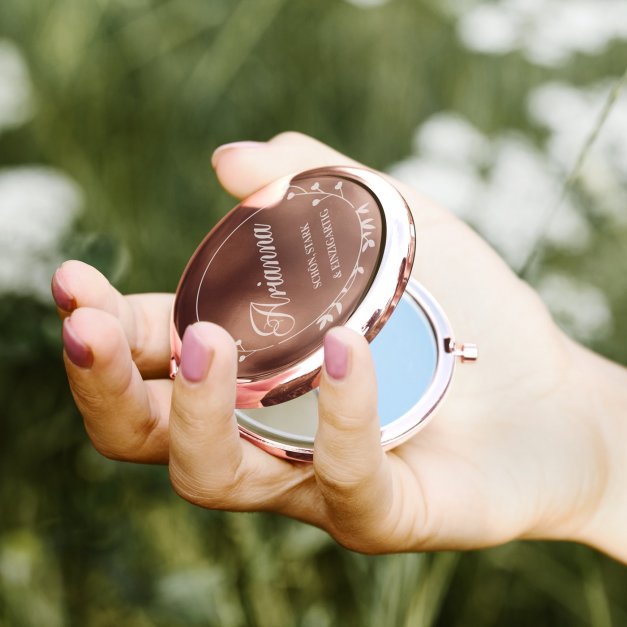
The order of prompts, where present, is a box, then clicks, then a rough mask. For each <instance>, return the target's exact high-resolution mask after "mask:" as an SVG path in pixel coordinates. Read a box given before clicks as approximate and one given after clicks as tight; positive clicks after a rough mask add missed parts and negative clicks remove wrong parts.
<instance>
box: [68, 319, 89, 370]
mask: <svg viewBox="0 0 627 627" xmlns="http://www.w3.org/2000/svg"><path fill="white" fill-rule="evenodd" d="M63 345H64V346H65V352H66V353H67V356H68V357H69V358H70V361H71V362H72V363H73V364H75V365H76V366H78V367H79V368H91V367H92V365H93V363H94V355H93V353H92V352H91V348H89V346H87V344H85V342H83V340H82V339H81V338H80V337H79V336H78V335H77V333H76V331H75V330H74V328H73V327H72V321H71V318H66V319H65V320H64V321H63Z"/></svg>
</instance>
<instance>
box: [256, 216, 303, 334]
mask: <svg viewBox="0 0 627 627" xmlns="http://www.w3.org/2000/svg"><path fill="white" fill-rule="evenodd" d="M253 234H254V236H255V239H256V240H257V241H256V244H257V249H258V252H259V260H260V261H261V268H262V271H263V282H259V283H258V284H257V285H258V286H261V285H263V283H265V287H266V290H267V292H268V294H269V297H270V298H271V299H272V300H271V301H270V302H262V303H257V302H255V303H253V302H251V303H250V308H249V315H250V324H251V326H252V328H253V330H254V331H255V333H257V335H261V336H264V337H267V336H269V335H274V336H277V337H283V336H284V335H287V334H288V333H290V332H291V331H292V330H293V328H294V327H295V326H296V320H295V319H294V317H293V316H291V315H290V314H289V313H286V312H285V311H282V310H281V308H284V307H285V306H286V305H289V303H290V302H291V299H290V298H289V296H288V295H287V293H286V292H285V290H283V289H281V286H282V285H283V283H284V281H283V272H282V270H281V265H280V263H279V259H278V254H277V250H276V246H275V244H274V237H273V236H272V227H271V226H270V225H269V224H255V225H254V227H253Z"/></svg>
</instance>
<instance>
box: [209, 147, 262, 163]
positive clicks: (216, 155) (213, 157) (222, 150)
mask: <svg viewBox="0 0 627 627" xmlns="http://www.w3.org/2000/svg"><path fill="white" fill-rule="evenodd" d="M265 145H266V143H265V142H249V141H247V142H231V143H230V144H222V146H218V147H217V148H216V149H215V150H214V151H213V154H212V155H211V165H212V166H213V167H214V168H215V167H216V166H217V165H218V160H219V158H220V155H222V154H224V153H225V152H226V151H227V150H235V149H237V148H260V147H261V146H265Z"/></svg>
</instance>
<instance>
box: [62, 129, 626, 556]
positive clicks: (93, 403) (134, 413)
mask: <svg viewBox="0 0 627 627" xmlns="http://www.w3.org/2000/svg"><path fill="white" fill-rule="evenodd" d="M350 163H354V162H353V161H351V160H350V159H348V158H347V157H345V156H343V155H341V154H339V153H337V152H335V151H334V150H332V149H330V148H328V147H327V146H324V145H323V144H321V143H319V142H317V141H315V140H313V139H311V138H308V137H306V136H304V135H300V134H297V133H284V134H281V135H279V136H277V137H275V138H273V139H272V140H271V141H269V142H267V143H259V144H250V143H246V144H231V145H227V146H225V147H222V148H220V149H218V150H217V151H216V153H215V154H214V158H213V165H214V167H215V170H216V173H217V176H218V178H219V180H220V182H221V183H222V185H223V186H224V187H225V188H226V189H227V190H228V191H229V192H231V193H232V194H233V195H234V196H236V197H238V198H244V197H246V196H248V195H250V194H251V193H252V192H254V191H256V190H257V189H259V188H261V187H263V186H264V185H266V184H267V183H269V182H271V181H273V180H274V179H276V178H278V177H280V176H283V175H285V174H288V173H291V172H294V171H297V170H302V169H307V168H313V167H319V166H323V165H340V164H350ZM395 184H396V185H397V187H398V188H399V189H400V191H401V192H402V193H403V195H404V196H405V198H406V199H407V201H408V203H409V205H410V207H411V209H412V212H413V215H414V219H415V221H416V228H417V233H418V242H417V254H416V261H415V265H414V275H415V277H416V278H417V279H418V280H419V281H421V282H422V283H423V284H424V285H426V286H427V287H428V289H429V290H430V291H431V292H432V293H433V294H434V296H435V297H436V298H437V299H438V300H439V301H440V303H441V304H442V305H443V307H444V309H445V311H447V314H448V316H449V317H450V320H451V322H452V325H453V328H454V329H455V330H456V334H457V337H458V339H461V340H464V339H466V340H468V341H475V342H477V344H478V345H479V347H480V360H479V362H478V363H477V364H476V365H474V366H464V367H463V368H459V369H458V371H457V373H456V377H455V380H454V382H453V385H452V388H451V391H450V393H449V395H448V396H447V398H446V400H445V402H444V404H443V406H442V407H441V409H440V410H439V412H438V415H437V417H436V418H435V419H434V420H433V421H431V422H430V424H429V425H428V426H427V427H426V428H425V429H424V430H422V431H421V432H419V433H418V434H417V435H415V436H414V437H413V438H412V439H411V440H409V441H408V442H406V443H405V444H403V445H401V446H399V447H398V448H396V449H394V450H392V451H390V452H387V453H384V452H383V451H382V449H381V447H380V443H379V442H380V440H379V437H380V436H379V425H378V418H377V416H376V381H375V375H374V369H373V364H372V360H371V356H370V351H369V348H368V345H367V343H366V341H365V340H364V339H363V338H361V337H360V336H359V335H357V334H355V333H353V332H351V331H350V330H348V329H346V328H335V329H333V330H331V331H330V333H331V334H333V340H335V341H332V342H330V343H329V346H331V348H329V351H330V352H329V354H328V355H327V359H329V360H333V359H335V360H336V361H337V358H338V355H339V357H340V358H341V357H346V359H347V371H346V374H345V376H343V377H341V376H340V377H337V378H336V377H331V376H330V375H329V374H328V372H327V369H326V368H323V371H322V375H321V382H320V425H319V430H318V433H317V436H316V441H315V453H314V458H315V461H314V463H313V465H305V464H298V463H292V462H287V461H284V460H280V459H278V458H275V457H272V456H271V455H269V454H267V453H265V452H264V451H262V450H260V449H258V448H256V447H255V446H253V445H252V444H250V443H248V442H246V441H245V440H242V439H241V438H240V437H239V435H238V430H237V425H236V421H235V418H234V416H233V408H234V399H235V379H236V367H237V365H236V349H235V346H234V343H233V340H232V338H231V337H230V336H229V335H228V334H227V333H226V332H225V331H224V330H223V329H221V328H219V327H217V326H215V325H212V324H210V323H197V324H196V325H194V326H193V327H192V331H191V334H193V338H192V339H191V340H190V339H189V337H188V336H187V334H186V339H185V340H184V348H183V361H185V346H186V342H187V343H190V342H193V343H194V345H195V349H196V351H197V352H198V351H200V353H201V354H202V355H204V356H205V357H206V368H205V371H206V376H204V377H201V380H200V381H189V380H186V378H185V376H182V375H181V374H179V376H178V377H177V378H176V380H175V381H174V382H171V381H170V380H169V379H168V378H167V369H168V364H169V357H170V347H169V315H170V308H171V306H172V301H173V296H172V295H170V294H167V295H166V294H140V295H132V296H122V295H121V294H120V293H119V292H117V291H116V290H115V288H113V287H112V286H111V285H110V284H109V283H108V281H107V280H106V279H105V278H104V277H103V276H102V275H101V274H100V273H99V272H98V271H97V270H95V269H94V268H92V267H90V266H87V265H85V264H83V263H81V262H78V261H68V262H66V263H64V264H63V265H62V266H61V267H60V268H59V270H58V271H57V273H56V274H55V277H54V279H53V285H54V282H57V284H58V285H62V286H63V288H64V290H65V291H66V292H67V293H68V294H69V295H70V296H71V297H72V298H73V299H74V301H75V304H76V308H75V309H73V311H72V312H68V311H65V310H63V309H59V313H60V315H61V316H62V317H63V318H66V317H68V316H70V322H69V323H68V324H70V325H71V331H72V333H73V334H74V336H75V337H76V338H78V340H79V341H80V342H82V343H83V344H84V346H85V348H86V349H87V350H88V351H90V352H91V355H92V356H93V364H92V365H91V367H79V366H77V365H76V364H74V363H73V362H72V361H71V360H70V359H69V357H68V354H67V351H66V353H65V365H66V368H67V374H68V379H69V383H70V387H71V389H72V393H73V395H74V398H75V400H76V404H77V406H78V408H79V410H80V412H81V414H82V415H83V418H84V421H85V427H86V430H87V433H88V435H89V437H90V438H91V440H92V442H93V444H94V446H95V447H96V449H97V450H98V451H100V452H101V453H102V454H103V455H105V456H107V457H110V458H112V459H116V460H125V461H133V462H143V463H160V464H168V466H169V472H170V478H171V481H172V485H173V487H174V489H175V490H176V492H177V493H178V494H180V495H181V496H182V497H183V498H185V499H187V500H188V501H190V502H191V503H194V504H196V505H200V506H202V507H207V508H212V509H224V510H233V511H275V512H280V513H282V514H284V515H287V516H291V517H293V518H297V519H300V520H302V521H305V522H308V523H311V524H313V525H317V526H318V527H321V528H323V529H325V530H326V531H328V533H330V534H331V535H332V536H333V537H334V538H335V539H336V540H337V541H338V542H339V543H341V544H343V545H344V546H346V547H348V548H351V549H353V550H357V551H362V552H365V553H384V552H396V551H423V550H429V551H431V550H444V549H472V548H479V547H486V546H492V545H497V544H501V543H504V542H507V541H509V540H513V539H518V538H544V539H560V540H575V541H579V542H583V543H587V544H590V545H592V546H596V547H597V548H599V549H601V550H603V551H606V552H607V553H609V554H611V555H613V556H614V557H616V558H617V559H620V560H623V561H627V540H626V538H625V534H624V531H623V530H624V529H625V528H627V505H626V501H627V499H625V498H624V494H625V492H626V488H627V486H626V485H625V484H626V483H627V479H626V478H627V472H626V470H627V468H626V465H627V464H626V462H625V458H626V457H627V456H626V455H625V452H626V448H627V423H626V420H625V413H626V410H625V408H626V407H627V371H625V370H624V369H623V368H621V367H619V366H617V365H615V364H612V363H610V362H608V361H606V360H604V359H602V358H601V357H599V356H597V355H594V354H592V353H590V352H589V351H587V350H586V349H584V348H583V347H581V346H579V345H577V344H576V343H574V342H573V341H572V340H570V339H569V338H568V337H566V336H565V335H564V334H563V333H562V332H561V331H560V330H559V329H558V328H557V327H556V325H555V324H554V322H553V320H552V319H551V316H550V315H549V313H548V312H547V310H546V308H545V306H544V305H543V303H542V302H541V301H540V299H539V298H538V296H537V294H536V293H535V292H534V291H533V290H531V289H530V288H529V286H528V285H527V284H525V283H524V282H522V281H520V280H519V279H518V278H517V277H516V276H515V275H514V274H513V273H512V271H511V270H510V269H509V268H508V267H507V265H506V264H505V263H504V262H503V261H502V260H501V259H500V258H499V256H498V255H497V254H496V253H495V252H494V251H493V250H492V249H491V248H490V247H489V246H488V245H487V244H486V243H485V242H484V241H483V240H482V239H481V238H480V237H478V236H477V235H476V234H475V233H474V232H473V231H472V230H471V229H470V228H468V227H467V226H466V225H465V224H463V223H462V222H460V221H459V220H457V219H456V218H455V217H454V216H452V215H451V214H449V213H448V212H447V211H445V210H443V209H442V208H440V207H438V206H435V205H433V204H432V203H430V202H429V201H427V200H426V199H425V198H423V197H421V196H420V195H419V194H417V193H416V192H415V191H414V190H412V189H410V188H408V187H406V186H404V185H402V184H400V183H398V182H395ZM200 235H202V234H200ZM72 307H73V305H72ZM72 307H70V308H72ZM203 351H204V352H203ZM342 351H344V353H342ZM331 352H333V354H331ZM327 363H329V364H330V363H331V362H330V361H328V362H327ZM330 370H332V371H333V369H332V368H330Z"/></svg>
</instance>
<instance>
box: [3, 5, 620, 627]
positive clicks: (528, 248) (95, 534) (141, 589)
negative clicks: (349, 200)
mask: <svg viewBox="0 0 627 627" xmlns="http://www.w3.org/2000/svg"><path fill="white" fill-rule="evenodd" d="M626 69H627V4H626V3H625V2H624V1H623V0H589V1H584V0H495V1H493V2H487V1H483V0H445V1H439V0H389V1H385V0H351V1H350V2H349V1H346V0H319V1H317V2H312V1H310V0H2V1H1V2H0V473H1V480H0V625H2V626H11V627H22V626H31V625H33V626H45V627H57V626H64V625H71V626H74V625H76V626H81V627H83V626H89V627H92V626H94V627H99V626H103V627H105V626H111V625H116V626H117V625H120V626H130V627H144V626H147V627H148V626H153V625H156V626H164V627H176V626H179V625H181V626H183V625H218V626H225V627H229V626H240V625H255V626H257V625H258V626H262V627H270V626H292V625H293V626H302V627H325V626H335V625H347V626H352V625H355V626H359V627H362V626H366V627H367V626H370V625H372V626H377V627H381V626H402V625H406V626H431V625H437V626H442V627H456V626H462V625H463V626H467V625H472V626H491V625H508V626H512V627H516V626H527V625H532V624H533V625H550V626H561V625H565V626H566V625H567V626H578V625H594V626H601V627H606V626H607V627H609V626H612V625H614V626H618V627H620V626H624V625H627V569H625V568H624V567H623V566H620V565H618V564H616V563H614V562H613V561H612V560H610V559H609V558H607V557H605V556H602V555H599V554H597V553H595V552H594V551H593V550H590V549H588V548H585V547H581V546H575V545H571V544H549V543H513V544H510V545H507V546H504V547H500V548H497V549H491V550H486V551H480V552H475V553H467V554H454V553H442V554H436V555H394V556H385V557H365V556H361V555H356V554H353V553H350V552H348V551H345V550H343V549H341V548H339V547H338V546H336V545H335V543H334V542H333V541H331V540H330V539H329V538H328V537H327V536H326V535H325V534H324V533H322V532H320V531H318V530H316V529H313V528H310V527H307V526H305V525H302V524H299V523H295V522H292V521H289V520H284V519H281V518H279V517H275V516H272V515H242V514H240V515H233V514H228V513H221V512H209V511H203V510H200V509H198V508H194V507H192V506H191V505H189V504H187V503H185V502H183V501H182V500H180V499H179V498H178V497H176V496H175V495H174V494H173V492H172V491H171V489H170V488H169V484H168V479H167V472H166V470H165V469H164V468H160V467H142V466H136V465H132V464H120V463H114V462H110V461H108V460H106V459H104V458H101V457H100V456H98V455H97V454H96V453H95V452H94V451H93V450H92V448H91V447H90V445H89V443H88V440H87V438H86V436H85V435H84V432H83V428H82V424H81V420H80V417H79V415H78V414H77V412H76V410H75V408H74V406H73V403H72V400H71V397H70V394H69V392H68V390H67V388H66V383H65V380H64V373H63V368H62V361H61V350H62V349H61V342H60V326H59V323H58V321H57V319H56V315H55V311H54V309H53V306H52V302H51V299H50V297H49V295H48V285H49V281H50V277H51V274H52V272H53V271H54V269H55V267H56V266H57V264H58V263H60V261H61V260H63V259H65V258H68V257H74V258H80V259H83V260H85V261H87V262H89V263H92V264H94V265H96V266H97V267H98V268H99V269H100V270H102V271H103V272H104V273H105V274H106V275H107V276H108V277H109V278H110V280H111V281H112V282H114V283H115V284H116V285H117V286H118V287H119V288H120V289H121V290H123V291H153V290H154V291H173V290H174V288H175V286H176V283H177V279H178V277H179V275H180V273H181V271H182V268H183V266H184V264H185V262H186V260H187V258H188V256H189V255H190V253H191V252H192V251H193V249H194V248H195V246H196V244H197V242H198V241H199V240H200V238H201V237H202V236H203V235H204V234H205V232H206V231H207V230H208V229H209V228H210V227H211V226H212V225H213V224H214V222H215V221H216V220H217V219H218V218H219V217H220V216H221V215H222V214H223V213H224V212H225V211H226V210H227V209H229V208H230V207H231V205H232V202H233V201H232V199H230V198H228V197H227V195H226V194H225V193H224V192H223V191H221V190H220V188H219V187H218V185H217V183H216V180H215V178H214V176H213V174H212V171H211V168H210V155H211V152H212V150H213V149H214V148H215V147H216V146H218V145H219V144H220V143H223V142H228V141H234V140H239V139H255V140H265V139H268V138H269V137H271V136H272V135H273V134H275V133H278V132H281V131H283V130H292V129H293V130H299V131H302V132H305V133H309V134H312V135H314V136H316V137H318V138H320V139H321V140H323V141H326V142H328V143H330V144H331V145H333V146H335V147H336V148H338V149H340V150H342V151H345V152H347V153H349V154H350V155H352V156H354V157H356V158H357V159H360V160H362V161H364V162H366V163H368V164H370V165H372V166H375V167H377V168H382V169H386V170H388V171H391V172H393V173H395V174H396V175H397V176H399V177H400V178H402V179H404V180H406V181H408V182H411V183H413V184H414V185H416V186H417V187H418V188H420V189H423V190H424V191H425V192H427V193H428V194H430V195H431V196H433V197H435V198H436V199H438V200H440V201H441V202H443V203H445V204H446V205H447V206H449V207H450V208H451V209H452V210H454V211H455V212H456V213H458V214H459V215H461V216H462V217H463V218H464V219H465V220H467V221H468V222H469V223H470V224H471V225H472V226H473V227H474V228H476V229H477V230H478V231H479V232H480V233H482V234H483V235H484V236H485V237H486V238H487V239H488V240H489V241H490V242H491V243H492V244H493V245H494V246H495V247H496V248H497V249H498V250H499V251H500V252H501V253H502V254H503V255H504V256H505V257H506V259H507V260H508V262H509V263H510V264H511V265H512V267H513V268H515V269H516V270H517V271H519V272H524V274H525V277H526V279H527V280H528V281H530V282H531V283H532V284H533V285H534V286H535V287H536V288H537V289H538V290H539V291H540V293H541V294H542V296H543V297H544V299H545V300H546V302H547V304H548V305H549V307H550V308H551V309H552V311H553V312H554V315H555V316H556V318H557V320H558V322H559V323H560V324H561V325H562V326H563V327H564V328H565V329H566V330H567V331H568V332H569V333H570V334H571V335H573V336H574V337H576V338H577V339H579V340H580V341H582V342H584V343H585V344H587V345H589V346H591V347H592V348H594V349H595V350H597V351H600V352H601V353H603V354H605V355H608V356H609V357H611V358H613V359H615V360H617V361H620V362H622V363H627V342H626V341H625V337H627V289H626V287H627V285H626V284H627V278H626V277H627V94H626V92H627V87H626V86H625V75H624V73H625V70H626Z"/></svg>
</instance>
